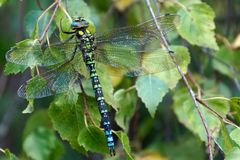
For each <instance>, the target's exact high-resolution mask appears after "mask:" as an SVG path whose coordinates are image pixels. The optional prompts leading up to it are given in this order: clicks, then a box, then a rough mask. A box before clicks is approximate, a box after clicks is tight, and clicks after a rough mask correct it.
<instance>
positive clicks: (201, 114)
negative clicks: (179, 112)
mask: <svg viewBox="0 0 240 160" xmlns="http://www.w3.org/2000/svg"><path fill="white" fill-rule="evenodd" d="M146 3H147V6H148V9H149V11H150V13H151V16H152V18H153V20H154V22H155V25H156V27H157V29H158V31H159V33H160V35H159V36H160V38H161V41H162V44H163V45H164V47H165V48H166V49H167V51H168V54H169V55H170V57H171V59H172V61H173V62H174V64H175V66H176V68H177V70H178V72H179V74H180V75H181V77H182V79H183V81H184V83H185V85H186V87H187V89H188V92H189V93H190V96H191V98H192V100H193V103H194V105H195V107H196V109H197V111H198V113H199V116H200V118H201V121H202V123H203V126H204V129H205V131H206V133H207V139H208V142H207V146H208V152H209V160H213V152H212V148H211V139H212V136H211V132H210V129H209V128H208V126H207V122H206V119H205V118H204V116H203V112H202V111H201V109H200V106H199V103H198V102H197V100H196V98H195V97H196V96H195V93H194V92H193V90H192V88H191V86H190V85H189V83H188V81H187V79H186V77H185V75H184V73H183V71H182V69H181V68H180V66H179V65H178V64H177V62H176V59H175V55H174V54H175V53H174V51H172V50H171V48H170V46H169V44H168V42H167V40H166V38H165V36H164V34H163V32H162V30H161V28H160V26H159V25H158V23H157V19H156V16H155V14H154V12H153V9H152V7H151V4H150V1H149V0H146Z"/></svg>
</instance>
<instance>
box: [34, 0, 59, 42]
mask: <svg viewBox="0 0 240 160" xmlns="http://www.w3.org/2000/svg"><path fill="white" fill-rule="evenodd" d="M58 3H60V0H59V1H58ZM58 7H59V4H57V5H56V7H55V9H54V11H53V14H52V16H51V18H50V20H49V22H48V24H47V26H46V28H45V29H44V31H43V34H42V36H41V38H40V39H39V41H40V42H42V40H43V39H44V37H45V35H46V34H47V31H48V30H49V27H50V25H51V23H52V21H53V18H54V16H55V15H56V13H57V10H58Z"/></svg>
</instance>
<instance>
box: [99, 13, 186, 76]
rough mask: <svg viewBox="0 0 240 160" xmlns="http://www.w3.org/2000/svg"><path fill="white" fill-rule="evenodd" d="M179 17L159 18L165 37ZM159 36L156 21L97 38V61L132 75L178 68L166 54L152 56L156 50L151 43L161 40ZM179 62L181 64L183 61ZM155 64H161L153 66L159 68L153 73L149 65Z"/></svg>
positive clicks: (162, 52) (170, 15)
mask: <svg viewBox="0 0 240 160" xmlns="http://www.w3.org/2000/svg"><path fill="white" fill-rule="evenodd" d="M178 18H179V17H178V16H177V15H174V14H166V15H162V16H160V17H157V21H158V23H159V25H160V26H161V28H162V29H163V33H164V34H166V33H167V32H169V31H171V30H173V29H174V24H173V21H175V20H176V21H177V20H178ZM158 37H159V33H158V30H157V28H156V25H155V23H154V21H153V20H149V21H147V22H144V23H142V24H139V25H137V26H133V27H125V28H120V29H115V30H112V31H110V32H109V33H105V34H102V35H99V36H97V50H96V54H95V59H96V61H99V62H101V63H104V64H108V65H111V66H112V67H113V68H115V69H120V70H123V71H124V72H125V73H126V74H127V75H128V76H138V75H141V74H148V73H158V72H162V71H166V70H169V69H172V68H173V67H174V65H173V64H172V63H171V62H170V59H169V58H170V57H169V56H168V54H167V53H166V51H163V50H161V51H160V52H161V53H158V54H155V53H152V52H153V51H154V50H156V47H154V46H150V42H152V41H153V40H157V39H158ZM149 46H150V48H149ZM158 46H159V45H158ZM151 47H153V48H151ZM146 48H148V49H146ZM156 60H157V61H158V62H159V61H160V62H162V60H165V61H163V63H162V64H158V63H156ZM178 60H179V63H181V58H179V59H178ZM151 63H155V64H157V65H152V67H153V66H155V67H154V69H152V70H149V68H148V67H147V66H146V64H148V66H149V65H150V64H151ZM156 66H157V67H156ZM147 68H148V69H147Z"/></svg>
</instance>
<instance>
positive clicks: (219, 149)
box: [0, 0, 240, 160]
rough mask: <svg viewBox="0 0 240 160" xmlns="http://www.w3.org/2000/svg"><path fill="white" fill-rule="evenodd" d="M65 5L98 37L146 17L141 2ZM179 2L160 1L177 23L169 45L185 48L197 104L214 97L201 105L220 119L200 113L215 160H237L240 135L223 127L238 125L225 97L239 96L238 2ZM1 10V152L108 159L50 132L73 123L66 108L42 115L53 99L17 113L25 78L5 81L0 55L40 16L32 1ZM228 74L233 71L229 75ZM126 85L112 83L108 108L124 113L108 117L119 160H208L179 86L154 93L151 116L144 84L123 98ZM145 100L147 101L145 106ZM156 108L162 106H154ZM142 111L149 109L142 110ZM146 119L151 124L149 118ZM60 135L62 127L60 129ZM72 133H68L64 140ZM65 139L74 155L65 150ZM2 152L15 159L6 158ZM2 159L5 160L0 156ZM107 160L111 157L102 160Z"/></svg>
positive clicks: (5, 4)
mask: <svg viewBox="0 0 240 160" xmlns="http://www.w3.org/2000/svg"><path fill="white" fill-rule="evenodd" d="M69 3H75V4H77V5H75V8H72V11H76V12H77V11H79V12H85V14H87V13H86V12H89V17H90V19H92V21H94V23H95V25H96V28H97V30H98V31H99V30H100V31H107V30H109V28H114V27H120V26H126V25H133V24H137V23H141V22H143V21H144V20H147V19H150V18H151V17H150V15H149V11H148V9H147V6H146V4H145V1H143V0H141V1H133V0H119V1H117V0H113V1H110V0H101V1H95V0H86V1H85V3H84V1H82V0H74V1H69ZM178 3H180V4H182V5H183V6H180V7H179V5H177V2H174V1H169V2H166V1H163V2H162V3H161V12H163V13H168V12H171V13H172V12H174V13H175V12H178V13H179V14H180V16H182V21H181V23H182V24H181V25H180V27H179V28H178V29H177V31H176V32H178V33H179V34H180V35H181V37H182V38H180V37H179V36H177V35H175V34H173V35H170V36H171V37H173V38H171V39H173V40H174V42H173V43H174V44H178V45H182V46H186V47H187V48H188V49H189V53H190V56H191V63H190V65H189V66H188V69H189V71H190V73H191V74H190V77H192V79H194V80H195V81H196V83H197V84H199V85H200V86H201V88H202V91H203V92H204V94H203V98H213V97H215V98H213V99H211V100H208V101H207V102H208V103H209V104H210V105H211V107H212V109H214V110H215V111H217V113H219V115H221V116H222V118H219V117H217V116H216V115H214V114H213V113H212V112H210V111H209V110H207V109H206V108H204V107H203V106H202V110H203V111H204V115H205V117H206V119H207V122H208V125H209V128H210V129H211V131H212V132H213V137H214V139H215V140H216V141H215V142H216V143H217V144H215V147H214V157H215V159H216V160H218V159H219V160H221V159H224V157H225V158H226V159H228V160H235V159H236V160H237V157H240V148H239V145H240V142H239V132H240V130H239V129H238V128H236V126H233V125H231V124H226V123H224V120H225V119H224V117H227V118H228V119H230V120H231V121H232V122H234V123H235V124H236V125H239V122H240V121H239V112H240V110H239V99H238V98H232V97H237V96H239V95H240V92H239V90H240V88H239V84H238V82H237V81H238V80H239V67H240V66H239V57H240V55H239V54H240V53H239V47H240V45H239V43H240V42H239V41H240V39H239V38H237V35H238V34H239V28H240V27H239V19H240V17H239V16H240V15H239V12H238V11H239V9H240V2H239V1H237V0H235V1H234V0H222V1H221V2H219V1H210V0H206V1H202V2H201V1H198V0H194V1H190V0H189V1H187V0H180V1H178ZM49 4H50V2H49V1H47V0H46V1H41V5H42V6H43V7H44V8H46V7H47V6H49ZM0 5H1V8H0V15H1V21H0V26H1V27H0V28H1V30H0V35H1V38H0V66H1V67H0V73H1V75H0V148H3V149H9V150H10V151H11V152H12V153H14V154H15V155H16V156H17V157H19V159H29V157H31V158H33V159H44V160H46V159H88V158H91V159H103V158H104V157H105V156H106V157H108V156H107V154H103V155H102V154H100V153H105V152H106V151H105V150H104V149H101V148H102V147H101V146H94V147H96V148H94V147H93V146H87V147H85V149H82V148H78V147H79V143H81V142H82V141H81V140H80V142H79V141H77V140H76V139H74V137H71V135H70V138H69V137H68V136H69V135H65V138H64V139H65V141H63V140H62V138H61V136H64V134H65V133H66V132H64V131H63V132H61V133H60V134H59V133H58V132H55V130H54V129H53V127H52V125H53V124H52V123H54V124H55V127H54V128H55V129H56V125H59V123H61V120H62V119H64V120H66V119H67V120H68V123H66V124H67V125H74V119H71V118H72V117H71V116H68V112H66V111H67V110H71V108H70V107H71V106H70V105H69V104H68V105H65V107H66V108H62V110H57V108H56V107H54V105H53V104H51V107H50V108H49V105H50V103H51V101H52V98H51V97H50V98H45V99H44V100H37V101H36V102H35V105H34V106H35V111H34V112H33V113H32V114H22V111H23V110H24V109H25V108H26V106H27V102H26V101H25V100H23V99H21V98H19V97H18V96H17V94H16V91H17V89H18V87H19V86H20V85H21V84H22V83H23V82H24V81H25V80H26V79H28V78H29V71H27V72H24V74H17V75H12V74H11V75H8V76H6V75H5V74H4V66H5V64H6V60H5V57H4V55H5V53H6V52H7V51H8V50H9V48H10V47H12V46H14V45H15V43H16V42H18V41H21V40H23V39H25V38H27V37H29V35H30V34H29V33H31V32H32V29H33V26H34V23H33V22H34V10H39V7H38V5H37V3H36V2H35V1H22V2H21V1H14V0H8V1H3V0H0ZM84 5H86V6H84ZM183 8H186V9H187V10H185V11H186V12H188V11H189V14H190V15H191V16H193V17H195V18H196V19H197V20H198V21H197V23H196V24H191V25H192V26H191V25H189V22H188V18H189V17H188V14H186V13H185V12H184V9H183ZM78 9H79V10H78ZM29 15H30V16H29ZM214 15H215V18H214ZM213 18H214V23H215V26H216V29H215V30H214V28H215V27H214V24H213ZM186 26H188V27H189V26H191V27H192V30H188V29H189V28H187V27H186ZM40 28H41V27H40ZM198 29H199V30H198ZM189 31H191V32H189ZM203 35H204V36H203ZM6 68H7V67H6ZM6 68H5V73H10V72H12V71H11V70H10V71H9V70H7V71H6ZM232 68H234V69H236V70H235V71H234V72H232V71H231V69H232ZM8 69H9V68H8ZM13 72H17V71H13ZM174 75H175V74H174ZM171 78H173V79H172V81H173V82H174V85H175V84H176V83H177V82H178V79H179V78H177V77H175V76H173V77H171ZM132 83H133V81H132V80H131V79H127V78H124V79H123V80H122V79H120V80H119V79H114V80H113V84H114V87H115V88H114V101H116V102H117V103H118V105H120V106H122V107H124V108H123V109H122V110H121V112H117V113H116V112H115V111H114V110H113V109H112V110H111V113H112V115H115V117H116V118H115V120H116V122H115V123H114V124H113V128H114V130H120V129H121V128H122V129H124V132H118V135H119V137H121V139H122V142H123V144H122V145H121V143H120V142H118V145H117V146H118V153H120V155H118V156H119V157H120V159H125V158H128V159H130V158H132V157H134V158H135V159H159V160H161V159H164V160H165V159H173V160H174V159H176V160H181V159H182V160H188V159H189V160H190V159H192V157H194V158H195V159H196V160H203V159H207V154H206V146H205V143H203V142H202V141H204V140H206V134H205V131H204V129H203V126H202V123H201V121H200V119H199V115H198V114H197V112H196V110H195V109H194V106H193V104H192V102H191V99H190V96H189V95H188V93H187V91H186V89H185V86H184V85H183V83H182V82H181V81H180V82H179V83H178V85H177V87H176V88H175V89H174V90H172V91H170V92H168V93H167V94H166V93H158V92H156V94H155V96H157V97H161V96H160V95H159V96H158V95H157V94H163V95H162V96H164V95H165V94H166V95H165V96H164V98H163V100H162V99H161V98H157V101H156V102H154V103H157V105H156V106H158V107H157V110H156V111H155V107H152V106H154V105H151V104H149V103H152V101H150V102H148V99H149V98H152V97H147V95H141V90H142V91H145V90H146V88H148V86H145V87H146V88H144V84H146V81H144V79H138V81H137V83H136V88H137V89H136V90H137V92H136V90H133V91H130V92H128V93H127V94H126V95H125V94H124V90H122V89H127V88H128V87H129V86H131V85H132ZM174 85H173V86H174ZM192 86H193V87H194V90H195V91H196V93H197V88H196V87H195V86H194V84H193V85H192ZM170 88H173V87H170ZM166 92H167V91H166ZM137 95H138V96H137ZM139 97H141V98H139ZM144 98H145V99H147V100H146V101H144ZM141 99H142V100H141ZM61 100H62V99H61V97H60V98H58V99H57V100H55V102H56V101H58V102H60V103H64V102H62V101H61ZM79 101H80V100H79ZM93 101H94V100H93V99H92V98H91V97H89V103H90V104H89V105H90V106H94V104H91V102H93ZM142 101H144V102H142ZM160 101H162V102H161V103H160V104H158V102H160ZM145 104H148V108H146V107H145ZM149 106H150V107H149ZM93 108H94V107H93ZM151 109H152V110H151ZM91 111H92V112H93V114H94V116H95V115H96V121H97V122H98V123H99V116H98V115H97V112H96V110H94V109H92V110H91ZM149 111H150V113H151V114H149ZM69 112H70V111H69ZM57 113H59V114H57ZM151 115H152V116H153V115H154V117H153V118H152V117H151ZM49 116H50V117H49ZM112 117H113V116H112ZM49 118H50V119H51V120H50V119H49ZM112 119H113V120H114V118H112ZM63 123H64V122H63ZM64 124H65V123H64ZM73 128H74V126H73ZM61 129H65V128H63V126H60V130H61ZM74 132H76V131H72V132H71V134H73V133H74ZM124 133H125V134H127V135H128V138H129V141H130V146H131V150H132V152H131V155H132V156H130V155H129V154H130V150H129V148H128V138H127V137H126V136H125V134H124ZM66 134H67V133H66ZM76 134H78V133H76ZM82 134H84V133H82ZM60 135H61V136H60ZM96 136H97V135H96ZM66 137H68V138H66ZM66 139H67V140H68V141H70V143H71V145H72V146H73V148H75V149H72V147H71V145H70V144H69V143H68V141H66ZM103 139H104V138H103ZM90 142H91V140H88V139H86V142H85V143H90ZM82 143H84V142H82ZM76 148H77V149H78V151H77V150H76ZM122 148H123V149H122ZM79 150H81V153H79ZM84 150H90V151H95V152H96V151H97V152H98V153H95V152H90V153H89V155H88V158H87V156H86V155H84V153H85V151H84ZM5 153H6V155H8V156H9V157H11V158H14V157H13V155H11V154H10V153H8V151H5ZM2 157H4V155H3V154H2ZM27 157H28V158H27ZM9 159H10V158H9ZM108 159H111V158H110V157H108Z"/></svg>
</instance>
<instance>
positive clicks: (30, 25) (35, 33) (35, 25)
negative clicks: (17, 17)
mask: <svg viewBox="0 0 240 160" xmlns="http://www.w3.org/2000/svg"><path fill="white" fill-rule="evenodd" d="M41 14H42V11H41V10H32V11H29V12H28V13H27V15H26V17H25V19H24V22H25V27H26V31H27V33H28V35H29V36H31V37H32V38H36V39H39V38H40V37H41V35H42V34H43V31H44V30H45V28H46V26H47V24H48V22H49V20H50V18H51V14H52V13H48V12H47V13H46V14H45V15H44V16H43V17H42V18H41V19H40V20H38V18H39V16H40V15H41ZM55 28H56V25H55V23H54V22H52V23H51V25H50V27H49V29H48V32H47V33H48V36H49V37H50V36H51V34H52V33H53V31H54V29H55Z"/></svg>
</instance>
